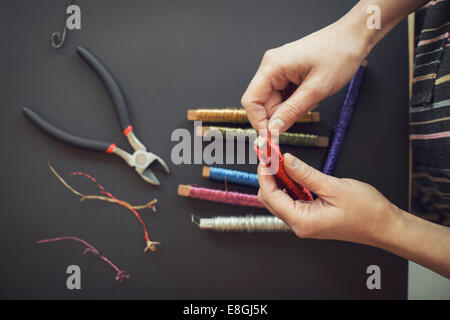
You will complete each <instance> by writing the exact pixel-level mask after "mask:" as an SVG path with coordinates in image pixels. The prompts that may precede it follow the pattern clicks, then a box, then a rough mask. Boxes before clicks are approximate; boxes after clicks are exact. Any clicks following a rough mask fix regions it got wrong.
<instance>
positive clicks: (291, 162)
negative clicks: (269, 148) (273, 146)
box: [284, 153, 300, 169]
mask: <svg viewBox="0 0 450 320" xmlns="http://www.w3.org/2000/svg"><path fill="white" fill-rule="evenodd" d="M284 160H285V161H286V164H287V165H288V166H289V167H291V168H292V169H295V168H297V167H298V166H299V165H300V160H298V159H297V158H296V157H294V156H293V155H292V154H290V153H286V154H285V155H284Z"/></svg>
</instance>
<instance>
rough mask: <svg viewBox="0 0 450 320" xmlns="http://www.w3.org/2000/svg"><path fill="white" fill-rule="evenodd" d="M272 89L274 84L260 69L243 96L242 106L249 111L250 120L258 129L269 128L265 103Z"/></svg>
mask: <svg viewBox="0 0 450 320" xmlns="http://www.w3.org/2000/svg"><path fill="white" fill-rule="evenodd" d="M272 91H273V89H272V84H271V83H270V82H269V81H268V80H267V77H266V75H265V74H264V73H263V71H262V70H261V69H259V70H258V71H257V72H256V74H255V76H254V77H253V79H252V81H251V82H250V84H249V86H248V88H247V90H246V91H245V93H244V95H243V96H242V101H241V103H242V106H243V107H244V109H245V110H246V111H247V117H248V120H249V121H250V123H251V125H252V126H253V128H254V129H255V130H256V131H259V130H267V124H268V116H267V111H266V108H265V104H266V102H267V101H268V100H269V98H270V95H271V93H272Z"/></svg>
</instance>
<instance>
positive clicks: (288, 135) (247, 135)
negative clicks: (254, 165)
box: [197, 126, 329, 148]
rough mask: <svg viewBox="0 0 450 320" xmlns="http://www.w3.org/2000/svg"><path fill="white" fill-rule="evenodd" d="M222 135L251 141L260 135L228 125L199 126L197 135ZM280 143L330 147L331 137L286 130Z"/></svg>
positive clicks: (280, 137) (281, 135)
mask: <svg viewBox="0 0 450 320" xmlns="http://www.w3.org/2000/svg"><path fill="white" fill-rule="evenodd" d="M212 135H215V136H221V137H222V138H223V139H238V140H242V141H245V140H247V139H248V140H249V142H250V143H253V141H255V140H256V138H257V137H258V136H257V134H256V131H255V130H254V129H241V128H228V127H217V126H209V127H197V136H203V137H211V136H212ZM278 138H279V144H280V145H287V146H302V147H319V148H326V147H328V142H329V139H328V138H327V137H320V136H318V135H315V134H306V133H294V132H284V133H282V134H280V136H279V137H278Z"/></svg>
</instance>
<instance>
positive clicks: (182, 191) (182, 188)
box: [178, 184, 191, 197]
mask: <svg viewBox="0 0 450 320" xmlns="http://www.w3.org/2000/svg"><path fill="white" fill-rule="evenodd" d="M190 193H191V187H190V186H187V185H183V184H180V185H179V186H178V195H179V196H182V197H189V194H190Z"/></svg>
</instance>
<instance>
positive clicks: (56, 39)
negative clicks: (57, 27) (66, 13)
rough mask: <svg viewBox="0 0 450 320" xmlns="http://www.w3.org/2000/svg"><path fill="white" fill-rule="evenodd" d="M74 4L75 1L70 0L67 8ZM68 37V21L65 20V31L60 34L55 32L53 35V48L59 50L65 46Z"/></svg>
mask: <svg viewBox="0 0 450 320" xmlns="http://www.w3.org/2000/svg"><path fill="white" fill-rule="evenodd" d="M72 3H73V0H69V2H68V3H67V6H66V8H67V7H69V6H71V5H72ZM66 35H67V24H66V20H65V19H64V30H63V32H62V33H60V32H53V33H52V38H51V41H52V46H53V48H55V49H59V48H61V47H62V46H63V45H64V42H65V41H66Z"/></svg>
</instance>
